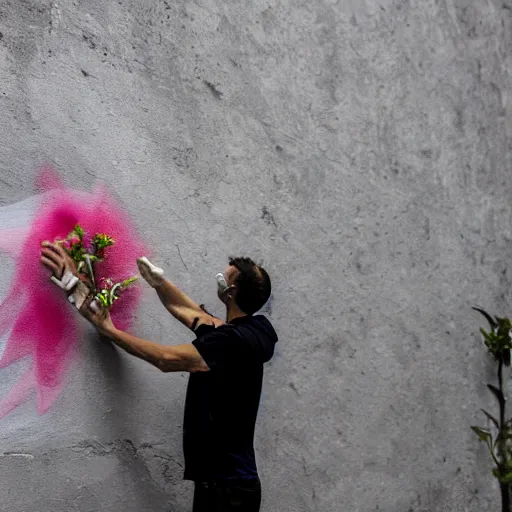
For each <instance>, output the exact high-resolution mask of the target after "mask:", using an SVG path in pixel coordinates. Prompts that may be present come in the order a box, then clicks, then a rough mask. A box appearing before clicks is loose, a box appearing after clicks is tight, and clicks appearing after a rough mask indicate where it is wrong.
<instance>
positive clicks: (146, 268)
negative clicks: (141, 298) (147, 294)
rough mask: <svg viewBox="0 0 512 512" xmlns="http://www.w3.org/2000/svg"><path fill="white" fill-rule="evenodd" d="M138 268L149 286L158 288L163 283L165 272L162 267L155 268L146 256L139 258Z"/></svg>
mask: <svg viewBox="0 0 512 512" xmlns="http://www.w3.org/2000/svg"><path fill="white" fill-rule="evenodd" d="M137 267H139V272H140V275H141V276H142V277H143V278H144V279H145V280H146V281H147V283H148V284H149V286H151V287H153V288H157V287H158V286H160V285H161V284H162V283H163V281H164V277H163V276H164V271H163V270H162V269H161V268H160V267H155V265H153V263H151V262H150V261H149V260H148V259H147V258H146V257H145V256H143V257H142V258H137Z"/></svg>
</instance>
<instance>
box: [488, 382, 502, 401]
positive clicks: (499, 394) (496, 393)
mask: <svg viewBox="0 0 512 512" xmlns="http://www.w3.org/2000/svg"><path fill="white" fill-rule="evenodd" d="M487 387H488V388H489V389H490V390H491V391H492V393H493V394H494V396H495V397H496V398H497V399H498V402H499V403H500V405H501V404H504V403H505V397H504V396H503V393H502V392H501V391H500V390H499V389H498V388H497V387H496V386H493V385H492V384H487Z"/></svg>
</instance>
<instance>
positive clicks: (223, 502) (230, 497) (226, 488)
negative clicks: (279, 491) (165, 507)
mask: <svg viewBox="0 0 512 512" xmlns="http://www.w3.org/2000/svg"><path fill="white" fill-rule="evenodd" d="M260 503H261V484H260V481H259V479H255V480H246V481H236V482H231V481H213V482H195V489H194V508H193V511H192V512H259V510H260Z"/></svg>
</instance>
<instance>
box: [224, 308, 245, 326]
mask: <svg viewBox="0 0 512 512" xmlns="http://www.w3.org/2000/svg"><path fill="white" fill-rule="evenodd" d="M243 316H247V315H246V314H245V313H244V312H243V311H240V310H239V309H238V308H233V309H231V308H230V309H228V311H227V313H226V322H227V323H230V322H231V321H232V320H234V319H235V318H241V317H243Z"/></svg>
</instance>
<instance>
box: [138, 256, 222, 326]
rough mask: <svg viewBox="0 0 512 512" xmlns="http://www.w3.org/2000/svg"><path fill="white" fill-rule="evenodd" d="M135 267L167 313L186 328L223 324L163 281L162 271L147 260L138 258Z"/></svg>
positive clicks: (177, 289) (168, 282)
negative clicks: (205, 324)
mask: <svg viewBox="0 0 512 512" xmlns="http://www.w3.org/2000/svg"><path fill="white" fill-rule="evenodd" d="M137 265H138V267H139V270H140V273H141V275H142V277H143V278H144V279H146V281H147V282H148V284H149V285H150V286H152V287H153V288H154V289H155V290H156V292H157V294H158V297H159V298H160V301H161V302H162V304H163V305H164V306H165V308H166V309H167V311H169V313H171V315H173V316H174V317H175V318H176V319H177V320H179V321H180V322H181V323H182V324H184V325H185V326H186V327H188V328H189V329H193V328H194V327H195V326H196V325H201V324H204V323H214V324H215V326H217V327H218V326H219V325H222V324H223V323H224V322H223V321H222V320H220V319H214V318H213V317H211V316H210V315H209V314H208V313H206V312H205V311H204V310H203V309H202V308H201V306H200V305H199V304H197V303H196V302H194V301H193V300H192V299H191V298H190V297H189V296H188V295H187V294H185V293H184V292H183V291H181V290H180V289H179V288H178V287H177V286H176V285H175V284H174V283H172V282H171V281H169V280H168V279H165V278H164V277H163V270H162V269H161V268H158V267H155V266H154V265H153V264H152V263H151V262H150V261H149V260H148V259H147V258H139V259H138V260H137Z"/></svg>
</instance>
